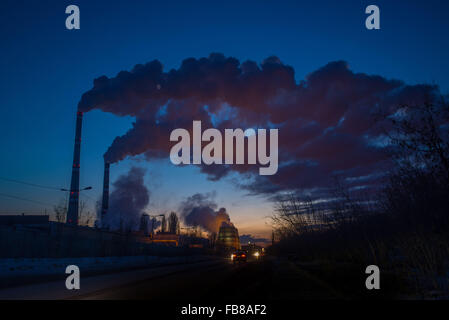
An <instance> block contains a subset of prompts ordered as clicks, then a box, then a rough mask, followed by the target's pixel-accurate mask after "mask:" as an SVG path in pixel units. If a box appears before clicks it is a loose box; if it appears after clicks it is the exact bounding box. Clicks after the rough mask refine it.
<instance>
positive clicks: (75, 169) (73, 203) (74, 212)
mask: <svg viewBox="0 0 449 320" xmlns="http://www.w3.org/2000/svg"><path fill="white" fill-rule="evenodd" d="M82 125H83V113H82V112H81V111H78V112H77V113H76V131H75V148H74V151H73V165H72V181H71V184H70V200H69V209H68V211H67V221H66V222H67V224H71V225H78V206H79V193H80V154H81V128H82Z"/></svg>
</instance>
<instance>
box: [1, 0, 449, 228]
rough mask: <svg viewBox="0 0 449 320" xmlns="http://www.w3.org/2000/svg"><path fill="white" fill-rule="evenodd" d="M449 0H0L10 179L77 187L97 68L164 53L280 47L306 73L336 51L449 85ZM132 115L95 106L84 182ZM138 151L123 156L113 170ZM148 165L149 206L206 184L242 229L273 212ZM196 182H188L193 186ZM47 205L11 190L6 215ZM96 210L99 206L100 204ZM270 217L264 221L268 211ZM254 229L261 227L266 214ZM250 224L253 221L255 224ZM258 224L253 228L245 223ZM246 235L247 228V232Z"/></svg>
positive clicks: (172, 62) (163, 166) (240, 52)
mask: <svg viewBox="0 0 449 320" xmlns="http://www.w3.org/2000/svg"><path fill="white" fill-rule="evenodd" d="M69 4H77V5H78V6H79V7H80V10H81V30H71V31H69V30H66V29H65V18H66V14H65V7H66V6H67V5H69ZM368 4H377V5H378V6H379V7H380V10H381V30H376V31H368V30H366V28H365V22H364V21H365V18H366V14H365V13H364V11H365V10H364V9H365V7H366V6H367V5H368ZM448 14H449V2H447V1H435V0H427V1H378V0H372V1H321V0H315V1H307V2H306V1H279V0H278V1H268V0H258V1H248V0H239V1H211V0H209V1H170V0H167V1H157V2H156V1H96V0H88V1H60V0H59V1H31V0H29V1H20V0H19V1H17V0H15V1H10V0H2V1H1V3H0V15H1V16H0V37H1V38H0V41H1V44H2V47H1V51H0V64H1V65H0V69H1V73H0V99H1V102H0V103H1V116H0V147H1V150H2V156H1V158H0V177H6V178H12V179H18V180H24V181H29V182H34V183H40V184H45V185H50V186H65V187H67V186H68V185H69V181H70V169H71V168H70V166H71V161H72V154H73V139H74V126H75V111H76V107H77V103H78V101H79V99H80V97H81V95H82V93H83V92H85V91H86V90H88V89H90V88H91V87H92V81H93V79H94V78H96V77H99V76H101V75H103V74H104V75H107V76H114V75H115V74H116V73H118V72H119V71H121V70H129V69H131V68H132V67H133V66H134V65H135V64H137V63H145V62H148V61H150V60H153V59H159V60H160V61H161V62H162V63H163V64H164V66H165V68H166V69H169V68H174V67H178V66H179V65H180V63H181V61H182V60H183V59H185V58H187V57H202V56H208V55H209V53H211V52H222V53H224V54H225V55H227V56H235V57H236V58H238V59H240V60H246V59H251V60H255V61H258V62H260V61H262V60H263V59H264V58H266V57H268V56H270V55H276V56H278V57H279V58H280V59H281V60H282V61H283V62H284V63H285V64H289V65H291V66H292V67H294V69H295V72H296V79H297V80H298V81H299V80H301V79H304V77H305V76H306V75H307V74H308V73H310V72H312V71H314V70H316V69H317V68H319V67H321V66H323V65H325V64H326V63H328V62H329V61H333V60H346V61H347V62H348V63H349V65H350V67H351V69H352V70H354V71H355V72H365V73H369V74H379V75H382V76H384V77H387V78H397V79H400V80H403V81H405V82H407V83H409V84H414V83H423V82H424V83H425V82H427V83H436V84H438V85H440V87H441V89H442V91H443V92H446V93H447V92H448V91H449V79H448V76H447V75H448V74H449V64H448V58H449V47H448V46H449V44H448V41H447V39H448V32H449V22H448V21H449V19H448ZM131 121H132V119H131V118H117V117H115V116H112V115H109V114H105V113H101V112H99V111H93V112H91V113H88V114H86V116H85V122H84V130H83V146H82V174H81V183H82V185H83V186H84V185H92V186H93V187H94V189H93V190H92V191H89V192H90V193H89V198H87V197H86V201H88V202H89V203H90V206H91V207H93V200H92V199H96V198H97V197H98V196H99V194H100V192H101V190H100V188H101V180H102V164H103V159H102V155H103V153H104V152H105V150H106V149H107V147H108V146H109V144H110V143H111V142H112V140H113V138H114V137H115V136H117V135H121V134H123V133H124V132H126V130H127V129H128V128H129V126H130V123H131ZM130 163H131V161H124V162H123V163H121V164H119V165H117V168H116V169H115V170H114V172H113V173H112V180H113V179H114V177H116V176H117V175H118V174H119V173H122V172H124V171H125V170H126V169H127V168H128V166H129V165H130ZM141 165H143V166H145V167H149V172H148V175H147V179H146V180H147V184H148V186H149V187H150V188H152V189H153V195H152V198H151V199H152V200H151V205H150V207H149V209H150V210H154V211H161V212H163V211H164V210H166V209H170V208H176V206H177V203H178V202H179V201H181V200H182V199H183V197H185V196H188V195H190V194H191V192H192V191H191V190H186V188H184V187H183V186H185V185H186V183H192V179H194V182H193V183H195V185H196V189H195V192H204V191H210V190H211V189H213V190H216V191H217V199H216V200H217V202H218V203H219V205H226V206H227V207H228V211H229V212H230V214H231V217H233V219H234V220H237V221H238V222H239V223H240V225H241V226H242V228H243V230H244V231H245V230H250V229H251V224H252V223H253V222H254V218H256V217H259V218H262V217H263V216H266V215H267V214H268V213H269V212H268V211H267V209H266V206H263V203H262V204H261V201H260V200H257V199H250V198H248V197H245V196H244V193H242V192H240V191H239V190H236V189H235V187H233V186H232V185H231V184H229V183H227V182H226V181H220V182H210V181H207V180H206V179H205V177H203V176H202V175H199V174H198V171H197V169H195V168H173V166H171V165H170V164H169V163H153V164H150V165H149V164H147V163H142V164H141ZM187 189H189V188H187ZM0 192H1V193H5V194H11V195H16V196H19V197H23V198H27V199H36V200H39V201H42V202H45V203H48V204H53V203H56V202H58V201H59V199H60V198H61V197H62V196H63V194H61V193H58V192H53V191H49V190H45V189H36V188H31V187H26V186H23V185H19V184H13V183H9V182H5V181H1V180H0ZM45 208H47V210H51V206H50V205H47V206H45V205H39V206H37V205H36V204H33V203H31V202H29V203H27V202H25V201H22V200H14V199H8V198H7V197H3V196H0V213H7V212H13V213H18V212H22V211H23V212H42V210H44V209H45ZM92 210H93V209H92ZM260 221H262V219H260ZM260 221H259V228H258V229H257V228H256V229H254V233H255V234H257V233H259V234H262V233H263V231H262V230H264V227H263V222H260ZM245 226H247V227H245ZM245 228H247V229H245ZM241 233H242V232H241Z"/></svg>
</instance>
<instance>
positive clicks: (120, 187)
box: [105, 167, 150, 231]
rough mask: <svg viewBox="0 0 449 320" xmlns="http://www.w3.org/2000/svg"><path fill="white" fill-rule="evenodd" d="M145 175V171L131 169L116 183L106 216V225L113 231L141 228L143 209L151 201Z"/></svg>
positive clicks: (135, 168)
mask: <svg viewBox="0 0 449 320" xmlns="http://www.w3.org/2000/svg"><path fill="white" fill-rule="evenodd" d="M144 175H145V170H144V169H142V168H137V167H131V169H130V170H129V172H128V173H127V174H125V175H121V176H120V177H119V178H118V179H117V180H116V181H115V182H114V184H113V191H112V192H111V194H110V198H109V210H108V212H107V214H106V216H105V223H106V225H107V226H108V227H109V228H110V229H111V230H121V231H132V230H137V229H138V228H139V223H140V217H141V215H142V214H143V209H144V208H145V207H146V206H147V204H148V202H149V200H150V192H149V191H148V189H147V188H146V187H145V185H144V180H143V177H144Z"/></svg>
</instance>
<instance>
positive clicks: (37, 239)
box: [0, 223, 200, 258]
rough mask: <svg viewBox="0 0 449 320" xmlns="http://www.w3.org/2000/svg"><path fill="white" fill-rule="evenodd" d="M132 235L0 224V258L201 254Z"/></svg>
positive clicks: (77, 228) (58, 224) (50, 226)
mask: <svg viewBox="0 0 449 320" xmlns="http://www.w3.org/2000/svg"><path fill="white" fill-rule="evenodd" d="M149 241H150V240H149V239H147V238H144V237H139V236H134V235H123V234H119V233H114V232H107V231H101V230H96V229H93V228H87V227H73V226H68V225H65V224H61V223H49V224H47V225H42V226H40V227H33V228H30V227H26V226H0V258H63V257H105V256H134V255H157V256H177V255H190V254H197V253H200V251H199V250H196V251H195V250H193V249H188V248H181V247H166V246H164V245H157V244H151V243H150V242H149Z"/></svg>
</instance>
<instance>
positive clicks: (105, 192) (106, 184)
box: [101, 161, 110, 228]
mask: <svg viewBox="0 0 449 320" xmlns="http://www.w3.org/2000/svg"><path fill="white" fill-rule="evenodd" d="M109 167H110V163H109V162H106V161H105V163H104V176H103V201H102V203H101V223H102V227H103V228H105V227H106V225H105V222H104V221H105V220H104V219H105V217H106V214H107V212H108V208H109Z"/></svg>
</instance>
